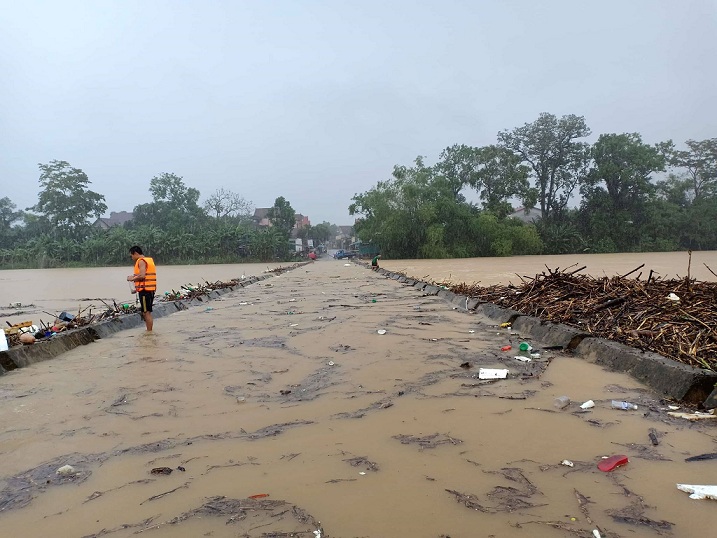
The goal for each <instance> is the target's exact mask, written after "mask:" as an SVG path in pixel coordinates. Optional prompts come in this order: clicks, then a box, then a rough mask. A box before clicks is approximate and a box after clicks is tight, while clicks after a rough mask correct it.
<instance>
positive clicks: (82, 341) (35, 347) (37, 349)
mask: <svg viewBox="0 0 717 538" xmlns="http://www.w3.org/2000/svg"><path fill="white" fill-rule="evenodd" d="M94 340H95V337H94V334H93V332H92V331H90V330H89V327H82V328H80V329H74V330H72V331H68V332H66V333H61V334H60V335H58V336H53V337H52V338H50V339H49V340H45V341H43V340H40V341H38V342H37V343H35V344H32V345H30V346H17V347H14V348H12V349H9V350H8V351H6V352H4V353H6V354H7V360H8V361H9V363H8V362H3V368H5V369H9V370H13V369H15V368H24V367H26V366H29V365H30V364H35V363H37V362H42V361H46V360H49V359H53V358H55V357H57V356H58V355H61V354H62V353H65V352H66V351H69V350H71V349H74V348H76V347H79V346H83V345H87V344H90V343H92V342H94ZM7 366H10V368H7Z"/></svg>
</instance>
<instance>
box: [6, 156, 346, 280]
mask: <svg viewBox="0 0 717 538" xmlns="http://www.w3.org/2000/svg"><path fill="white" fill-rule="evenodd" d="M39 168H40V177H39V185H40V189H39V192H38V200H37V203H36V204H35V205H34V206H32V207H30V208H27V209H26V210H17V206H16V205H15V204H14V203H13V202H12V200H11V199H10V198H9V197H3V198H0V267H2V268H14V267H18V268H19V267H30V268H45V267H65V266H87V265H89V266H108V265H126V264H127V263H128V256H129V254H128V252H129V247H130V246H132V245H134V244H138V245H141V246H142V248H143V250H144V251H145V253H147V254H150V255H152V256H154V257H155V258H156V259H157V260H158V261H161V263H163V264H191V263H234V262H237V261H279V260H281V261H288V260H291V259H293V258H294V257H295V256H296V252H295V249H294V248H293V246H292V244H291V243H290V242H289V237H290V233H291V231H292V229H293V228H294V224H295V215H296V212H295V210H294V209H293V208H292V207H291V204H290V203H289V201H288V200H286V199H285V198H284V197H282V196H280V197H278V198H277V199H276V201H275V202H274V205H273V206H272V207H271V208H270V209H269V211H268V215H267V216H268V218H269V220H270V222H271V223H272V226H270V227H258V226H257V225H256V223H255V222H254V220H253V218H252V217H253V211H254V208H253V205H252V203H251V202H249V201H247V200H245V199H244V198H243V197H242V196H240V195H239V194H237V193H234V192H232V191H230V190H227V189H224V188H221V189H218V190H217V191H216V192H214V193H213V194H211V195H210V196H209V197H208V198H207V199H206V201H205V202H204V203H203V204H202V205H200V204H199V198H200V192H199V190H197V189H195V188H192V187H188V186H187V185H185V183H184V180H183V178H182V177H180V176H177V175H176V174H172V173H163V174H160V175H158V176H155V177H154V178H152V179H151V180H150V182H149V193H150V195H151V201H149V202H146V203H143V204H139V205H137V206H136V207H135V208H134V210H133V213H134V216H133V219H132V220H131V221H130V222H127V223H125V224H123V225H121V226H113V227H111V228H109V229H101V228H98V227H95V226H92V224H93V222H94V221H96V219H98V218H99V217H101V216H102V215H103V214H104V213H105V212H106V211H107V205H106V204H105V197H104V196H103V195H102V194H99V193H97V192H94V191H92V190H91V189H90V185H91V182H90V180H89V178H88V177H87V174H85V172H83V171H82V170H81V169H79V168H74V167H73V166H71V165H70V164H69V163H68V162H66V161H51V162H50V163H48V164H40V165H39ZM336 229H337V227H336V226H335V225H333V224H330V223H328V222H323V223H321V224H318V225H316V226H304V227H303V228H301V229H300V230H298V237H300V238H303V239H314V240H315V241H317V242H325V241H327V240H329V239H330V238H331V237H332V236H335V235H336Z"/></svg>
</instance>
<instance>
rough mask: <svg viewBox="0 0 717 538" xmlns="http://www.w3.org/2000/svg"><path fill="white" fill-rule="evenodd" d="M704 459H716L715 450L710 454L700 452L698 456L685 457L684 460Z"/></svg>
mask: <svg viewBox="0 0 717 538" xmlns="http://www.w3.org/2000/svg"><path fill="white" fill-rule="evenodd" d="M705 460H717V452H712V453H711V454H700V455H699V456H692V457H689V458H685V461H705Z"/></svg>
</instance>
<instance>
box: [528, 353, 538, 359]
mask: <svg viewBox="0 0 717 538" xmlns="http://www.w3.org/2000/svg"><path fill="white" fill-rule="evenodd" d="M530 358H531V359H539V358H540V353H531V354H530Z"/></svg>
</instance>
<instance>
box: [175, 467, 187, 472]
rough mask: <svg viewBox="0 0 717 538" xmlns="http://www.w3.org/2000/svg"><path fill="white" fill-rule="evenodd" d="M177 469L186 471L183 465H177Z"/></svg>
mask: <svg viewBox="0 0 717 538" xmlns="http://www.w3.org/2000/svg"><path fill="white" fill-rule="evenodd" d="M177 471H182V472H183V473H185V472H187V470H186V469H185V468H184V467H182V466H181V465H179V466H178V467H177Z"/></svg>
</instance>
